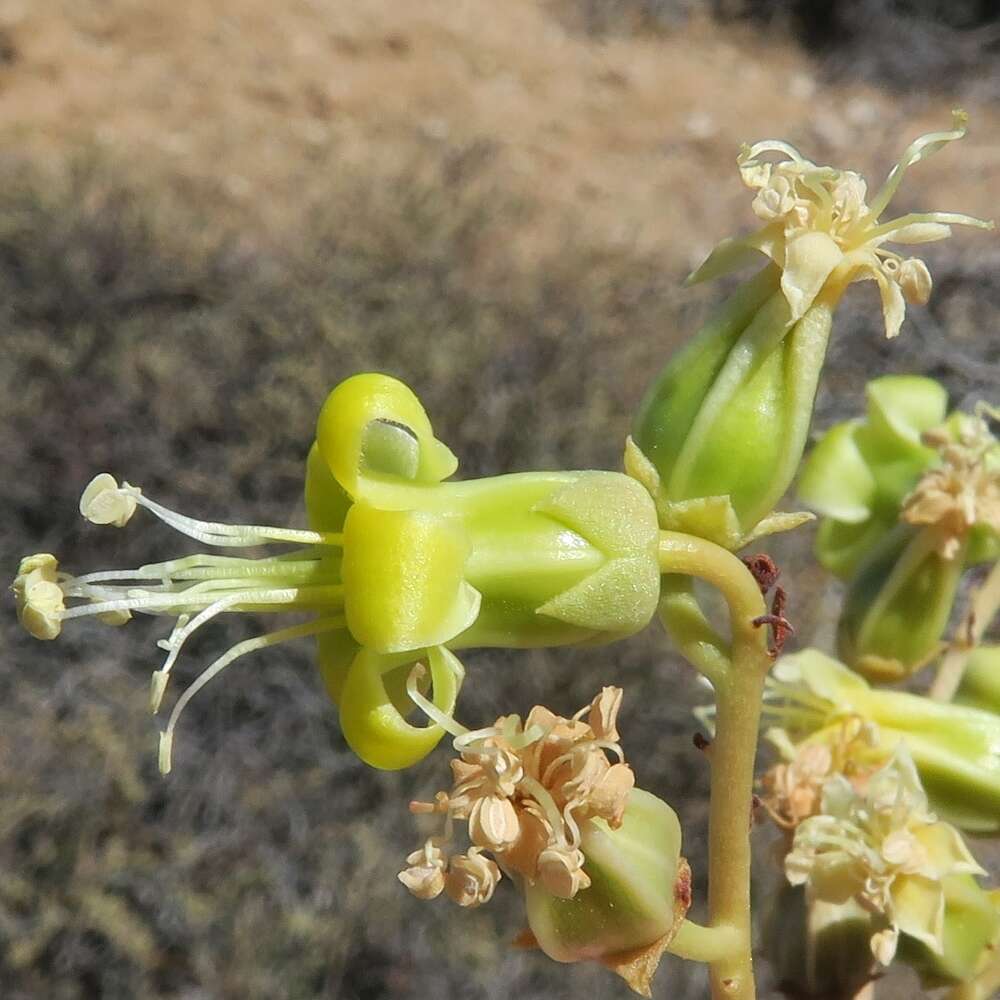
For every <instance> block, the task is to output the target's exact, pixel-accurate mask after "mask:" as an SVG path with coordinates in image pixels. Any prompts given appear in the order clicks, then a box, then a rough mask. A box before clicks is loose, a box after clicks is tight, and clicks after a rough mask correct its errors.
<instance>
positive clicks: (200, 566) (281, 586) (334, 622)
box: [11, 473, 346, 773]
mask: <svg viewBox="0 0 1000 1000" xmlns="http://www.w3.org/2000/svg"><path fill="white" fill-rule="evenodd" d="M137 507H143V508H145V509H146V510H148V511H150V512H151V513H152V514H153V515H155V516H156V517H157V518H158V519H159V520H161V521H163V522H164V523H165V524H167V525H169V526H170V527H172V528H174V529H176V530H177V531H179V532H181V533H182V534H185V535H188V536H189V537H191V538H194V539H197V540H199V541H201V542H204V543H206V544H208V545H212V546H219V547H238V546H251V545H266V544H270V543H290V544H295V545H298V546H301V547H300V548H298V549H295V550H292V551H290V552H285V553H283V554H281V555H278V556H275V557H272V558H270V559H268V558H261V559H249V558H243V557H234V556H222V555H211V554H206V553H196V554H194V555H190V556H184V557H182V558H180V559H171V560H168V561H166V562H160V563H150V564H147V565H145V566H139V567H137V568H134V569H124V570H101V571H98V572H95V573H87V574H84V575H82V576H74V575H72V574H70V573H66V572H62V571H60V569H59V563H58V562H57V560H56V558H55V557H54V556H52V555H50V554H48V553H40V554H38V555H33V556H28V557H27V558H25V559H22V560H21V564H20V566H19V567H18V572H17V576H16V577H15V579H14V583H13V586H12V588H11V589H12V590H13V592H14V599H15V602H16V605H17V614H18V618H19V620H20V622H21V624H22V626H23V627H24V628H25V629H26V630H27V631H28V632H30V633H31V635H33V636H35V638H38V639H55V638H56V637H57V636H58V635H59V634H60V632H61V631H62V627H63V623H64V622H67V621H71V620H73V619H76V618H85V617H89V616H91V615H93V616H95V617H97V618H98V619H99V620H100V621H102V622H104V623H105V624H107V625H122V624H124V623H125V622H127V621H128V620H129V619H130V618H131V617H132V614H133V612H138V613H142V614H149V615H174V616H176V617H177V624H176V626H175V627H174V628H173V629H172V630H171V632H170V635H169V636H168V638H166V639H163V640H161V641H160V642H159V646H160V648H161V649H163V650H164V651H165V652H166V654H167V656H166V659H165V661H164V663H163V666H161V667H160V669H159V670H157V671H156V672H155V673H154V674H153V678H152V685H151V698H150V707H151V710H152V711H153V712H154V713H155V712H157V711H158V710H159V708H160V703H161V701H162V699H163V696H164V693H165V691H166V688H167V683H168V680H169V676H170V672H171V668H172V667H173V664H174V662H175V661H176V659H177V657H178V655H179V654H180V652H181V649H182V647H183V645H184V643H185V642H186V641H187V640H188V639H189V638H190V636H191V635H192V634H193V633H194V632H195V631H197V629H198V628H200V627H201V626H202V625H204V624H206V623H208V622H209V621H211V620H212V619H214V618H216V617H217V616H218V615H220V614H223V613H226V612H233V611H241V610H248V609H252V610H255V611H289V610H301V611H310V612H311V611H317V610H318V611H322V612H325V616H324V617H321V618H319V619H315V620H313V621H310V622H306V623H304V624H302V625H295V626H290V627H288V628H284V629H279V630H277V631H274V632H270V633H266V634H264V635H261V636H258V637H257V638H254V639H247V640H244V641H243V642H241V643H238V644H237V645H235V646H233V647H231V648H230V649H229V650H227V651H226V652H225V653H223V654H222V656H220V657H218V658H217V659H216V660H214V661H213V662H212V664H211V665H210V666H209V667H208V668H207V669H206V670H205V671H204V672H203V673H202V674H201V675H200V676H199V677H198V679H197V680H196V681H195V682H194V683H193V684H192V685H191V686H190V687H189V688H187V690H186V691H185V692H184V693H183V694H182V695H181V697H180V699H179V700H178V702H177V705H176V706H175V708H174V710H173V712H172V714H171V716H170V719H169V721H168V722H167V725H166V727H165V729H164V730H163V731H162V732H161V734H160V767H161V769H162V770H163V771H164V773H166V772H167V771H169V770H170V759H171V746H172V741H173V732H174V728H175V726H176V723H177V720H178V718H179V717H180V714H181V712H182V711H183V709H184V707H185V706H186V705H187V704H188V703H189V702H190V700H191V698H192V697H193V695H194V694H195V693H197V691H199V690H200V689H201V687H203V686H204V684H206V683H207V682H208V681H209V680H211V679H212V678H213V677H216V676H217V675H218V674H219V673H220V672H221V671H222V670H224V669H225V668H226V667H227V666H228V665H229V664H230V663H232V662H233V661H234V660H236V659H238V658H239V657H241V656H244V655H246V654H248V653H251V652H253V651H255V650H257V649H264V648H268V647H270V646H273V645H276V644H277V643H280V642H285V641H287V640H291V639H296V638H300V637H303V636H306V635H316V634H319V633H321V632H326V631H337V630H341V629H343V628H345V627H346V622H345V620H344V618H343V615H342V614H340V612H341V611H342V609H343V592H344V587H343V585H342V583H341V581H340V577H339V572H337V571H336V570H332V569H330V568H329V566H328V562H327V560H326V559H325V558H324V553H325V552H326V551H328V547H334V548H340V547H341V545H342V541H343V539H342V536H341V535H339V534H333V533H323V532H315V531H302V530H298V529H293V528H278V527H270V526H267V525H241V524H228V523H223V522H219V521H201V520H197V519H195V518H191V517H187V516H185V515H183V514H179V513H177V512H176V511H172V510H170V509H169V508H167V507H164V506H163V505H162V504H159V503H157V502H156V501H154V500H152V499H150V498H149V497H148V496H145V495H144V494H143V492H142V490H141V489H139V487H137V486H132V485H130V484H129V483H123V484H122V485H119V484H118V482H117V480H115V478H114V477H113V476H111V475H109V474H108V473H100V474H99V475H97V476H95V477H94V478H93V479H92V480H91V481H90V483H89V484H88V485H87V487H86V489H85V490H84V491H83V495H82V496H81V497H80V513H81V514H82V515H83V516H84V517H85V518H86V519H87V520H88V521H91V522H92V523H93V524H98V525H112V526H114V527H119V528H121V527H124V526H125V525H126V523H128V521H129V520H130V519H131V518H132V516H133V514H135V511H136V508H137Z"/></svg>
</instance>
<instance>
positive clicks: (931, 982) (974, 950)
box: [897, 875, 1000, 990]
mask: <svg viewBox="0 0 1000 1000" xmlns="http://www.w3.org/2000/svg"><path fill="white" fill-rule="evenodd" d="M941 888H942V889H943V890H944V930H943V935H942V941H943V945H944V947H943V949H942V952H941V954H936V953H935V952H934V951H933V950H932V949H931V948H929V947H927V945H926V944H924V943H922V942H920V941H918V940H916V939H914V938H912V937H909V936H908V935H904V936H902V937H901V938H900V942H899V951H898V953H897V954H898V958H899V960H901V961H903V962H905V963H906V964H907V965H909V966H911V967H912V968H913V969H914V970H915V971H916V972H917V974H918V975H919V976H920V983H921V985H922V986H923V987H924V989H928V990H932V989H937V988H938V987H941V986H953V985H955V984H957V983H962V982H965V981H967V980H969V979H971V978H972V977H973V976H974V975H975V973H976V971H977V968H978V966H979V964H980V962H981V960H982V957H983V955H984V953H987V952H992V951H993V950H994V949H993V948H992V947H991V945H992V944H993V943H994V942H995V941H996V939H997V936H998V934H1000V909H998V906H997V900H996V898H995V897H994V895H993V894H992V893H990V892H988V891H987V890H985V889H983V888H982V887H981V886H980V885H979V884H978V883H977V882H976V880H975V879H974V878H973V877H972V876H971V875H949V876H947V877H946V878H944V879H942V880H941Z"/></svg>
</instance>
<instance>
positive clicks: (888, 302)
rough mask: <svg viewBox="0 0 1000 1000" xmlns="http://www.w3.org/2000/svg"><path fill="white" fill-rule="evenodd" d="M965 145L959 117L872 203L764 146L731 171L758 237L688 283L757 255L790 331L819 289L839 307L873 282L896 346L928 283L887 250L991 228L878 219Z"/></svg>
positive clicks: (827, 170)
mask: <svg viewBox="0 0 1000 1000" xmlns="http://www.w3.org/2000/svg"><path fill="white" fill-rule="evenodd" d="M964 135H965V115H964V114H963V113H961V112H956V113H955V116H954V122H953V125H952V129H951V130H950V131H947V132H936V133H930V134H928V135H924V136H921V137H920V138H919V139H917V140H916V141H915V142H913V143H912V144H911V145H910V147H909V148H908V149H907V150H906V152H905V153H904V154H903V157H902V159H901V160H900V161H899V163H898V164H897V165H896V166H895V167H894V168H893V170H892V171H891V173H890V174H889V176H888V178H887V179H886V181H885V184H883V186H882V188H881V189H880V190H879V191H878V192H877V193H876V195H875V196H874V198H872V199H869V197H868V187H867V185H866V183H865V181H864V179H863V178H862V177H861V176H860V175H859V174H857V173H855V172H854V171H851V170H839V169H836V168H834V167H828V166H818V165H817V164H815V163H812V162H811V161H809V160H807V159H806V158H805V157H803V156H802V155H801V154H800V153H799V152H798V151H797V150H796V149H794V148H793V147H792V146H790V145H788V143H785V142H779V141H775V140H765V141H764V142H759V143H757V144H756V145H754V146H752V147H751V146H746V147H744V149H743V151H742V152H741V154H740V156H739V159H738V161H737V162H738V165H739V170H740V176H741V178H742V180H743V183H744V184H745V185H746V186H747V187H748V188H750V189H751V190H752V191H754V192H755V195H754V199H753V203H752V208H753V212H754V214H755V215H756V216H757V218H758V219H759V220H760V221H761V222H762V223H763V227H762V228H761V229H759V230H758V231H757V232H756V233H754V234H752V235H751V236H749V237H745V238H742V239H728V240H724V241H723V242H722V243H720V244H719V245H718V246H717V247H716V248H715V250H713V252H712V253H711V255H710V256H709V257H708V259H707V260H706V261H705V263H704V264H702V266H701V267H700V268H698V270H697V271H696V272H695V273H694V274H693V275H692V276H691V278H690V279H689V280H690V281H704V280H708V279H711V278H716V277H719V276H720V275H722V274H726V273H728V272H730V271H733V270H737V269H739V268H742V267H743V266H745V265H746V264H747V263H749V262H750V260H752V259H753V258H754V257H755V256H756V255H757V254H764V255H765V256H767V257H769V258H770V259H771V260H772V261H773V262H774V263H775V264H776V265H777V266H778V267H779V268H780V269H781V289H782V292H783V293H784V296H785V299H786V300H787V303H788V306H789V309H790V313H791V320H792V321H793V322H795V321H797V320H799V319H800V318H801V317H803V316H804V315H805V314H806V312H807V311H808V310H809V308H810V307H811V306H812V304H813V303H814V302H815V301H816V300H817V298H818V297H819V295H820V293H821V292H822V291H823V289H824V288H827V287H830V288H832V289H833V291H834V295H835V297H837V296H839V294H840V292H841V291H842V290H843V289H844V288H845V287H846V286H847V285H848V284H849V283H850V282H852V281H863V280H872V281H875V282H876V283H877V284H878V287H879V293H880V295H881V298H882V313H883V319H884V322H885V331H886V335H887V336H889V337H894V336H896V334H897V333H898V332H899V329H900V326H901V325H902V322H903V317H904V315H905V310H906V306H905V303H907V302H909V303H911V304H916V305H924V304H925V303H926V302H927V300H928V299H929V297H930V294H931V284H932V282H931V275H930V271H928V269H927V265H926V264H925V263H924V262H923V261H922V260H920V259H919V258H917V257H909V258H907V257H902V256H900V255H899V254H898V253H895V252H894V251H892V250H889V249H887V248H886V244H888V243H896V244H902V245H906V244H920V243H930V242H933V241H935V240H942V239H946V238H947V237H948V236H950V235H951V226H953V225H968V226H975V227H978V228H986V229H990V228H992V223H990V222H984V221H982V220H979V219H975V218H972V217H971V216H966V215H959V214H956V213H953V212H930V213H920V214H910V215H904V216H901V217H899V218H896V219H889V220H887V221H882V219H881V216H882V215H883V213H884V212H885V211H886V209H887V208H888V206H889V203H890V202H891V200H892V198H893V196H894V194H895V193H896V190H897V188H898V187H899V183H900V181H901V180H902V178H903V175H904V173H905V172H906V170H907V169H908V168H909V167H911V166H912V165H913V164H915V163H918V162H919V161H920V160H922V159H925V158H926V157H927V156H930V155H931V154H933V153H935V152H937V151H938V150H939V149H941V148H943V147H944V146H946V145H947V144H948V143H950V142H953V141H955V140H957V139H960V138H962V136H964ZM765 157H777V159H776V160H775V161H772V160H769V159H765Z"/></svg>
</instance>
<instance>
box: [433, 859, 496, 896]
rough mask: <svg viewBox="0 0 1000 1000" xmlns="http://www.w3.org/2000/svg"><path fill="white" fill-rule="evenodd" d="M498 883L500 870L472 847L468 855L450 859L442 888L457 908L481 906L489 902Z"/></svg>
mask: <svg viewBox="0 0 1000 1000" xmlns="http://www.w3.org/2000/svg"><path fill="white" fill-rule="evenodd" d="M499 881H500V869H499V868H498V867H497V865H496V863H495V862H493V861H491V860H490V859H489V858H486V857H483V855H482V854H481V853H480V852H479V851H478V850H477V849H476V848H475V847H473V848H470V850H469V853H468V854H458V855H456V856H455V857H453V858H452V859H451V866H450V868H449V869H448V876H447V878H446V879H445V883H444V887H445V891H446V892H447V893H448V896H449V897H450V898H451V899H452V900H453V901H454V902H456V903H458V905H459V906H482V904H483V903H488V902H489V901H490V899H491V898H492V896H493V891H494V890H495V889H496V887H497V883H498V882H499Z"/></svg>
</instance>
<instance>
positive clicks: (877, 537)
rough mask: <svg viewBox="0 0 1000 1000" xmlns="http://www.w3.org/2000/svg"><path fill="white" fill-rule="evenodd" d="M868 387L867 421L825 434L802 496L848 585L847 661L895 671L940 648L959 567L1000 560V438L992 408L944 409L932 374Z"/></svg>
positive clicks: (878, 675)
mask: <svg viewBox="0 0 1000 1000" xmlns="http://www.w3.org/2000/svg"><path fill="white" fill-rule="evenodd" d="M866 395H867V403H868V412H867V414H866V416H865V418H864V419H863V420H862V419H858V420H850V421H847V422H845V423H842V424H837V425H836V426H834V427H832V428H831V429H830V430H829V431H827V433H826V434H825V435H824V436H823V437H822V438H821V439H820V441H819V443H818V444H817V446H816V448H815V449H814V450H813V452H812V454H811V455H810V456H809V459H808V460H807V462H806V463H805V466H804V467H803V472H802V476H801V479H800V483H799V495H800V496H801V497H802V498H803V499H804V500H805V501H806V502H807V503H808V504H809V505H810V506H812V507H814V508H815V509H816V510H817V511H819V512H820V513H821V514H822V515H823V520H822V521H821V523H820V527H819V532H818V534H817V541H816V553H817V556H818V557H819V559H820V561H821V562H822V563H823V565H824V566H826V568H827V569H829V570H830V571H831V572H834V573H836V574H837V575H838V576H840V577H842V578H843V579H845V580H847V582H848V589H847V595H846V598H845V601H844V607H843V611H842V613H841V619H840V625H839V629H838V650H839V653H840V655H841V658H842V659H844V661H845V662H846V663H848V665H849V666H851V667H852V668H854V669H856V670H858V671H859V672H861V673H863V674H865V675H866V676H867V677H870V678H872V679H874V680H898V679H900V678H901V677H904V676H907V675H909V674H911V673H913V672H915V671H916V670H919V669H920V668H921V667H923V666H925V665H926V664H928V663H929V662H930V661H932V660H933V659H934V658H935V657H936V656H937V655H938V653H939V652H940V651H941V649H942V636H943V634H944V630H945V629H946V627H947V624H948V621H949V618H950V616H951V612H952V608H953V606H954V603H955V599H956V595H957V593H958V588H959V582H960V580H961V576H962V573H963V571H964V570H965V569H966V568H967V567H969V566H972V565H975V564H979V563H983V562H993V561H995V560H996V559H997V558H998V557H1000V442H998V441H997V439H996V437H995V435H994V434H993V432H992V430H991V428H990V423H989V421H990V418H991V417H992V416H993V414H994V411H993V410H992V409H991V408H990V407H988V406H986V405H985V404H980V405H979V406H977V407H976V410H975V412H974V413H962V412H958V411H956V412H954V413H952V414H951V415H950V416H947V415H946V414H947V402H948V400H947V394H946V393H945V390H944V388H943V387H942V386H940V385H939V384H938V383H937V382H935V381H934V380H933V379H928V378H918V377H916V376H909V375H890V376H886V377H884V378H879V379H875V380H874V381H872V382H870V383H869V384H868V386H867V387H866ZM917 605H919V607H920V609H921V613H920V615H919V617H915V616H914V615H913V614H912V613H911V609H912V608H913V607H915V606H917Z"/></svg>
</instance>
